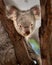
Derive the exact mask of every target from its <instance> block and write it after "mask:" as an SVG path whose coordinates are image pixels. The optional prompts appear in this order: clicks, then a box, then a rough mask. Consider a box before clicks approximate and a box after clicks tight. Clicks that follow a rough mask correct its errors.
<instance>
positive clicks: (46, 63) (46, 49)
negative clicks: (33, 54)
mask: <svg viewBox="0 0 52 65" xmlns="http://www.w3.org/2000/svg"><path fill="white" fill-rule="evenodd" d="M42 7H43V8H44V9H43V8H42ZM41 8H42V9H43V10H42V11H41V14H43V13H44V16H42V25H41V28H40V42H41V56H42V64H43V65H52V64H51V61H52V52H51V49H52V44H51V43H52V41H51V39H52V10H51V9H52V8H51V0H41Z"/></svg>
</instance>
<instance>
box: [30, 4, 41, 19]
mask: <svg viewBox="0 0 52 65" xmlns="http://www.w3.org/2000/svg"><path fill="white" fill-rule="evenodd" d="M31 12H32V14H33V15H34V17H35V19H38V18H39V17H40V12H41V10H40V6H38V5H36V6H34V7H32V8H31Z"/></svg>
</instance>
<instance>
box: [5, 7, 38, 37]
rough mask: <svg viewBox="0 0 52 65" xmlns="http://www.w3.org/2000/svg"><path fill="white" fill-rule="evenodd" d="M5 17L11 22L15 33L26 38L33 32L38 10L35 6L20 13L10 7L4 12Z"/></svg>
mask: <svg viewBox="0 0 52 65" xmlns="http://www.w3.org/2000/svg"><path fill="white" fill-rule="evenodd" d="M6 15H7V17H8V18H9V19H11V20H12V21H13V23H14V27H15V29H16V31H17V32H18V33H19V34H21V35H22V36H24V37H26V36H29V35H30V34H32V32H33V31H34V28H35V23H36V19H37V18H38V16H39V8H38V7H37V6H35V7H33V8H31V9H30V10H28V11H20V10H18V9H17V8H15V7H10V8H8V9H7V10H6Z"/></svg>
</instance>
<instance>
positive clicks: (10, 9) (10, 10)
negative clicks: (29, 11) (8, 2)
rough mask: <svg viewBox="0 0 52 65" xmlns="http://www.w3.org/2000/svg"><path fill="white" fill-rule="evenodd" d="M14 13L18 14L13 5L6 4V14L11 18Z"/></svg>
mask: <svg viewBox="0 0 52 65" xmlns="http://www.w3.org/2000/svg"><path fill="white" fill-rule="evenodd" d="M14 15H17V16H18V15H19V11H18V9H17V8H16V7H14V6H6V16H7V17H8V18H10V19H11V18H12V17H13V16H14Z"/></svg>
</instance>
